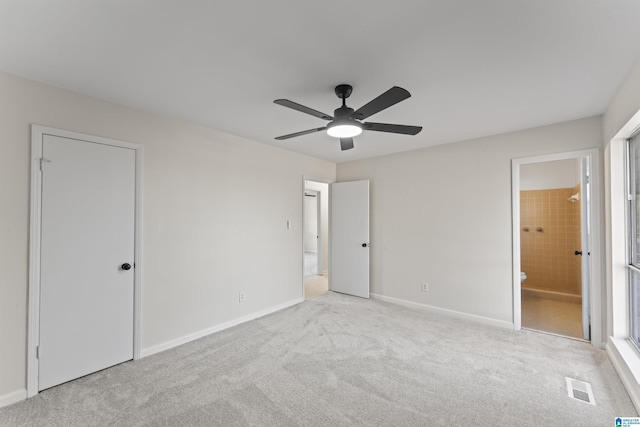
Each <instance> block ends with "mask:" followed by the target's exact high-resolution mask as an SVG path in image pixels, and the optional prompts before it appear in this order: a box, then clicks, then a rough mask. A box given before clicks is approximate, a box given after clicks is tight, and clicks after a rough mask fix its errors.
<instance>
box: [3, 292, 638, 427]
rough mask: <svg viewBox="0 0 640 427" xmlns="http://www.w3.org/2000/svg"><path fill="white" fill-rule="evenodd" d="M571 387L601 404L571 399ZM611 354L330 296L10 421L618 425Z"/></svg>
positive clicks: (39, 404)
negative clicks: (570, 382) (569, 383)
mask: <svg viewBox="0 0 640 427" xmlns="http://www.w3.org/2000/svg"><path fill="white" fill-rule="evenodd" d="M565 376H569V377H572V378H576V379H579V380H583V381H588V382H590V383H591V384H592V387H593V392H594V396H595V400H596V403H597V405H596V406H591V405H588V404H586V403H583V402H580V401H575V400H572V399H570V398H568V397H567V392H566V388H565V379H564V377H565ZM617 416H636V412H635V410H634V408H633V406H632V404H631V401H630V399H629V397H628V395H627V394H626V392H625V391H624V389H623V386H622V384H621V383H620V380H619V378H618V377H617V376H616V374H615V372H614V370H613V368H612V366H611V363H610V362H609V360H608V359H607V356H606V354H605V353H604V352H603V351H602V350H595V349H593V348H592V347H591V346H590V345H589V344H587V343H583V342H579V341H575V340H570V339H565V338H560V337H555V336H549V335H545V334H539V333H535V332H531V331H520V332H516V331H511V330H505V329H499V328H494V327H490V326H485V325H482V324H477V323H473V322H469V321H464V320H460V319H455V318H450V317H446V316H444V315H439V314H433V313H423V312H419V311H414V310H411V309H407V308H403V307H399V306H395V305H392V304H388V303H384V302H380V301H376V300H365V299H360V298H355V297H348V296H345V295H340V294H335V293H332V292H329V293H327V294H324V295H321V296H319V297H316V298H313V299H311V300H308V301H305V302H304V303H301V304H298V305H296V306H294V307H290V308H288V309H285V310H282V311H280V312H278V313H275V314H272V315H269V316H266V317H264V318H261V319H258V320H256V321H252V322H248V323H245V324H242V325H239V326H237V327H234V328H231V329H228V330H225V331H222V332H219V333H217V334H214V335H211V336H209V337H206V338H203V339H200V340H198V341H195V342H192V343H189V344H185V345H183V346H181V347H178V348H175V349H172V350H168V351H166V352H163V353H160V354H157V355H154V356H150V357H147V358H145V359H142V360H139V361H136V362H128V363H124V364H122V365H119V366H116V367H113V368H111V369H107V370H104V371H101V372H98V373H96V374H93V375H90V376H87V377H84V378H81V379H79V380H76V381H73V382H70V383H67V384H64V385H61V386H58V387H55V388H52V389H50V390H48V391H45V392H43V393H40V394H39V395H38V396H37V397H34V398H32V399H29V400H27V401H23V402H20V403H17V404H14V405H12V406H9V407H6V408H3V409H1V410H0V425H3V426H5V425H10V426H44V425H47V426H48V425H59V426H92V425H100V426H104V425H118V426H144V425H149V426H178V425H180V426H185V425H186V426H200V425H203V426H246V425H252V426H347V425H367V426H452V425H462V426H467V425H468V426H492V427H494V426H536V427H539V426H556V425H561V426H608V425H613V420H614V417H617Z"/></svg>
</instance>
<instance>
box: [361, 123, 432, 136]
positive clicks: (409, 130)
mask: <svg viewBox="0 0 640 427" xmlns="http://www.w3.org/2000/svg"><path fill="white" fill-rule="evenodd" d="M363 127H364V129H365V130H374V131H376V132H391V133H401V134H404V135H417V134H418V133H420V131H421V130H422V126H407V125H392V124H389V123H372V122H368V123H363Z"/></svg>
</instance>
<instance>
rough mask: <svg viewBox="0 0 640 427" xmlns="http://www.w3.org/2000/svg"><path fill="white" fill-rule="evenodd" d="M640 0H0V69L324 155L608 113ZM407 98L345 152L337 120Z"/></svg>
mask: <svg viewBox="0 0 640 427" xmlns="http://www.w3.org/2000/svg"><path fill="white" fill-rule="evenodd" d="M639 17H640V1H638V0H598V1H590V0H529V1H524V0H520V1H518V0H483V1H479V0H465V1H460V0H457V1H456V0H436V1H428V0H415V1H411V0H393V1H382V0H368V1H364V0H362V1H360V0H323V1H315V2H312V1H306V0H269V1H266V0H209V1H197V0H171V1H167V0H0V69H2V70H5V71H7V72H10V73H13V74H18V75H22V76H26V77H29V78H32V79H35V80H39V81H43V82H47V83H51V84H53V85H57V86H61V87H64V88H69V89H71V90H74V91H77V92H81V93H85V94H88V95H92V96H95V97H98V98H103V99H107V100H110V101H114V102H117V103H120V104H125V105H129V106H133V107H137V108H140V109H143V110H148V111H153V112H157V113H160V114H163V115H168V116H174V117H179V118H182V119H186V120H189V121H192V122H196V123H199V124H202V125H205V126H208V127H211V128H215V129H219V130H222V131H225V132H229V133H232V134H236V135H240V136H243V137H246V138H249V139H252V140H256V141H260V142H263V143H266V144H272V145H276V146H280V147H284V148H286V149H289V150H293V151H298V152H300V153H305V154H308V155H311V156H315V157H319V158H323V159H326V160H329V161H332V162H337V163H339V162H343V161H348V160H354V159H360V158H367V157H373V156H379V155H384V154H388V153H393V152H398V151H405V150H412V149H416V148H420V147H426V146H431V145H436V144H443V143H448V142H453V141H460V140H464V139H469V138H474V137H481V136H487V135H493V134H497V133H503V132H508V131H513V130H519V129H525V128H530V127H535V126H540V125H544V124H550V123H557V122H562V121H566V120H572V119H577V118H582V117H588V116H593V115H598V114H602V113H603V112H604V110H605V109H606V107H607V105H608V104H609V102H610V101H611V99H612V97H613V94H614V93H615V91H616V89H617V88H618V86H619V85H620V84H621V83H622V81H623V79H624V77H625V75H626V73H627V72H628V71H629V70H630V68H631V66H632V65H633V64H634V62H635V61H636V60H637V59H638V58H640V25H638V19H639ZM340 83H348V84H351V85H352V86H353V87H354V93H353V95H352V96H351V97H350V98H349V99H348V100H347V104H348V105H349V106H351V107H353V108H355V109H357V108H358V107H360V106H362V105H363V104H365V103H366V102H368V101H369V100H371V99H373V98H374V97H376V96H378V95H379V94H381V93H382V92H384V91H386V90H387V89H389V88H391V87H392V86H394V85H397V86H401V87H404V88H405V89H407V90H409V91H410V92H411V94H412V95H413V96H412V97H411V98H409V99H408V100H406V101H403V102H401V103H399V104H397V105H395V106H393V107H391V108H389V109H388V110H385V111H382V112H380V113H378V114H376V115H374V116H372V117H370V118H369V119H368V120H370V121H376V122H386V123H399V124H408V125H421V126H423V127H424V129H423V131H422V132H421V133H420V134H419V135H417V136H405V135H393V134H386V133H381V132H365V133H364V134H362V135H361V136H359V137H357V138H356V139H355V149H353V150H350V151H346V152H342V151H340V149H339V143H338V142H337V140H335V139H333V138H331V137H329V136H327V135H326V134H324V132H320V133H317V134H313V135H306V136H302V137H299V138H295V139H291V140H288V141H284V142H279V141H275V140H274V137H276V136H279V135H283V134H288V133H292V132H296V131H301V130H305V129H309V128H314V127H320V126H324V125H325V124H326V122H324V121H322V120H321V119H318V118H315V117H312V116H308V115H305V114H302V113H300V112H297V111H294V110H291V109H287V108H283V107H281V106H278V105H276V104H274V103H273V100H274V99H277V98H287V99H290V100H292V101H295V102H298V103H300V104H304V105H306V106H308V107H311V108H314V109H316V110H320V111H322V112H325V113H328V114H333V110H334V109H335V108H337V107H339V105H340V101H339V99H338V98H337V97H336V96H335V94H334V93H333V88H334V86H335V85H337V84H340Z"/></svg>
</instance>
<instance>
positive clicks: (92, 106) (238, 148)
mask: <svg viewBox="0 0 640 427" xmlns="http://www.w3.org/2000/svg"><path fill="white" fill-rule="evenodd" d="M32 123H35V124H40V125H46V126H51V127H56V128H61V129H65V130H71V131H75V132H81V133H86V134H92V135H98V136H103V137H108V138H113V139H119V140H123V141H130V142H135V143H140V144H142V145H143V146H144V159H143V161H144V175H143V186H144V194H143V214H144V217H143V221H144V226H143V251H144V252H143V264H142V268H143V275H144V282H143V289H142V295H143V303H142V306H143V312H142V347H143V350H144V349H145V348H149V347H152V346H155V345H158V344H161V343H164V342H166V341H170V340H173V339H177V338H180V337H182V336H185V335H187V334H190V333H195V332H198V331H200V330H203V329H206V328H209V327H212V326H215V325H218V324H221V323H223V322H225V321H229V320H232V319H235V318H239V317H241V316H244V315H248V314H251V313H255V312H257V311H260V310H264V309H268V308H270V307H274V306H276V305H279V304H282V303H285V302H287V301H292V300H295V299H296V298H300V297H301V296H302V227H297V228H296V229H295V230H290V231H288V230H287V229H286V221H287V220H288V219H291V220H293V221H295V222H296V223H298V224H302V199H301V198H302V190H303V180H302V177H303V175H307V176H314V177H318V178H323V179H326V180H328V181H331V180H334V178H335V165H334V164H333V163H329V162H325V161H321V160H317V159H313V158H310V157H307V156H303V155H299V154H295V153H292V152H288V151H285V150H280V149H278V148H275V147H271V146H267V145H265V144H260V143H257V142H252V141H249V140H246V139H242V138H238V137H234V136H231V135H228V134H224V133H221V132H217V131H215V130H211V129H207V128H204V127H201V126H197V125H194V124H191V123H187V122H184V121H179V120H174V119H169V118H165V117H161V116H158V115H154V114H150V113H145V112H142V111H138V110H134V109H131V108H127V107H123V106H120V105H116V104H113V103H109V102H105V101H101V100H97V99H94V98H90V97H87V96H83V95H79V94H77V93H73V92H70V91H66V90H62V89H59V88H56V87H53V86H49V85H45V84H41V83H37V82H34V81H30V80H26V79H23V78H19V77H16V76H12V75H9V74H6V73H1V72H0V200H1V203H0V396H2V395H5V394H7V393H11V392H16V391H19V390H22V389H24V388H25V376H26V371H25V369H26V368H25V366H26V330H27V311H26V303H27V271H28V223H29V176H30V175H29V174H30V170H29V163H30V162H29V158H30V154H29V153H30V124H32ZM256 205H258V206H260V209H255V206H256ZM249 250H251V252H249ZM240 290H243V291H245V292H246V295H247V297H246V302H244V303H242V304H240V303H238V292H239V291H240Z"/></svg>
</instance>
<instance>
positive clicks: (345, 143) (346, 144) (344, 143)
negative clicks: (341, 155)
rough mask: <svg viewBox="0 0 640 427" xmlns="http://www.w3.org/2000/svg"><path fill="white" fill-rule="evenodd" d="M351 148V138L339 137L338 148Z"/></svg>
mask: <svg viewBox="0 0 640 427" xmlns="http://www.w3.org/2000/svg"><path fill="white" fill-rule="evenodd" d="M352 148H353V138H340V149H342V151H344V150H351V149H352Z"/></svg>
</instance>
